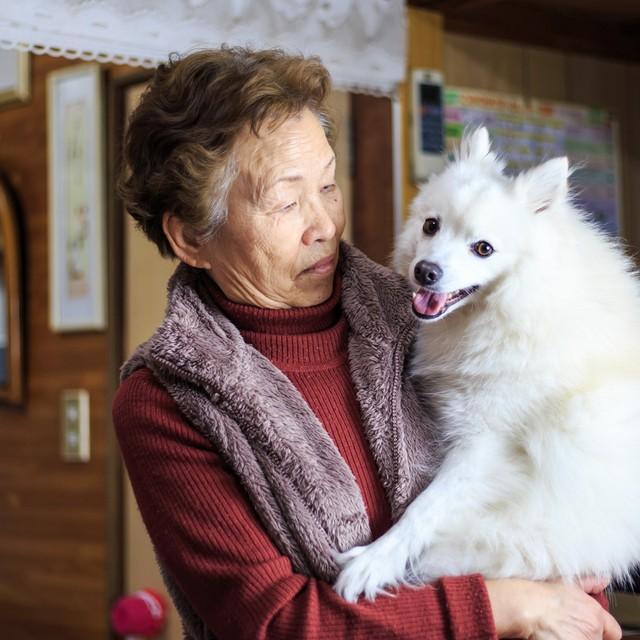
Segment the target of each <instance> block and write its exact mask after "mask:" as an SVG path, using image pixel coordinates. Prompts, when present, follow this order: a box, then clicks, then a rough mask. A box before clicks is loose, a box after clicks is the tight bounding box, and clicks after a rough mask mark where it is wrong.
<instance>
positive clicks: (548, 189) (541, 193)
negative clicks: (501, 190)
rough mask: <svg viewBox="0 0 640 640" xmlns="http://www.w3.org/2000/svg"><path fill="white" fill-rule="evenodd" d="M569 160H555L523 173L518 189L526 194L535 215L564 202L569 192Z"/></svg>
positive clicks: (520, 176)
mask: <svg viewBox="0 0 640 640" xmlns="http://www.w3.org/2000/svg"><path fill="white" fill-rule="evenodd" d="M569 173H570V172H569V160H568V159H567V158H554V159H553V160H547V161H546V162H544V163H543V164H541V165H539V166H537V167H534V168H533V169H529V170H528V171H525V172H524V173H521V174H520V175H519V176H518V177H517V178H516V189H518V190H520V191H521V193H524V194H525V197H526V198H527V201H528V203H529V205H530V208H531V209H532V210H533V211H534V212H535V213H542V212H543V211H546V210H547V209H548V208H549V207H550V206H551V205H553V204H554V203H556V202H558V201H560V200H564V199H565V198H566V197H567V193H568V191H569Z"/></svg>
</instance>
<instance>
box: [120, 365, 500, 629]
mask: <svg viewBox="0 0 640 640" xmlns="http://www.w3.org/2000/svg"><path fill="white" fill-rule="evenodd" d="M113 416H114V423H115V425H116V430H117V434H118V438H119V441H120V446H121V450H122V453H123V456H124V459H125V463H126V466H127V470H128V472H129V476H130V478H131V482H132V485H133V488H134V492H135V494H136V498H137V501H138V505H139V507H140V511H141V513H142V517H143V519H144V521H145V524H146V526H147V528H148V530H149V533H150V536H151V539H152V541H153V544H154V546H155V549H156V552H157V553H158V556H159V557H160V558H161V560H162V562H163V564H164V565H165V566H166V568H167V569H168V570H169V572H170V573H171V575H172V576H173V578H174V579H175V580H176V582H177V583H178V585H179V587H180V588H181V590H182V591H183V593H184V594H185V595H186V597H187V598H188V599H189V601H190V602H191V604H192V606H193V607H194V609H195V610H196V612H197V613H198V614H199V615H200V616H201V618H202V619H203V620H204V621H205V623H206V624H207V625H208V627H209V628H210V629H211V631H212V632H213V633H214V634H215V635H216V636H217V637H219V638H221V639H224V638H234V639H236V638H251V639H254V638H279V639H285V638H318V639H320V638H327V639H331V640H340V639H342V638H350V639H354V640H357V639H359V638H361V639H365V638H366V639H370V638H376V637H377V638H406V639H409V638H411V639H416V638H429V639H433V640H441V639H442V640H444V639H457V640H463V639H465V640H470V639H472V638H473V639H478V640H480V639H485V638H495V637H496V636H495V629H494V622H493V616H492V613H491V607H490V602H489V598H488V594H487V591H486V588H485V584H484V581H483V579H482V578H481V577H479V576H468V577H461V578H445V579H443V580H440V581H438V582H437V583H435V584H434V585H432V586H427V587H424V588H420V589H408V588H404V589H401V590H400V592H399V594H398V595H397V596H396V597H392V598H388V597H379V598H378V599H377V600H376V601H375V602H374V603H369V602H363V603H362V604H357V605H353V604H349V603H347V602H345V601H344V600H343V599H342V598H340V597H339V596H338V595H337V594H336V593H335V592H334V591H333V590H332V588H331V585H329V584H327V583H325V582H322V581H320V580H316V579H313V578H308V577H306V576H303V575H300V574H296V573H294V572H293V570H292V568H291V564H290V562H289V560H288V558H286V557H285V556H283V555H282V554H280V553H279V551H278V550H277V548H276V547H275V546H274V545H273V543H272V542H271V540H270V539H269V537H268V536H267V534H266V533H265V531H264V529H263V528H262V526H261V524H260V522H259V519H258V516H257V514H256V513H255V512H254V510H253V509H252V507H251V505H250V503H249V501H248V498H247V496H246V494H245V492H244V491H243V490H242V487H241V486H240V485H239V483H238V481H237V479H236V477H235V476H234V475H233V474H232V473H230V471H229V470H228V468H227V466H226V465H225V464H224V463H223V461H222V460H221V458H220V457H219V456H218V455H217V454H216V453H215V452H214V451H213V450H212V448H211V445H210V443H209V442H208V441H207V440H206V439H205V438H204V437H202V436H201V435H200V434H199V433H198V432H197V431H196V430H195V429H193V428H192V427H191V426H190V425H189V424H188V423H187V422H186V421H185V419H184V418H183V417H182V415H181V413H180V412H179V410H178V408H177V406H176V404H175V402H174V401H173V400H172V399H171V397H170V396H169V394H168V393H167V392H166V390H165V389H164V388H163V387H162V386H161V385H160V384H159V383H158V382H157V381H156V380H155V379H154V378H153V376H152V374H151V373H150V372H149V371H148V370H145V369H142V370H139V371H137V372H136V373H134V374H133V375H132V376H131V377H130V378H128V379H127V380H126V381H125V383H124V384H123V385H122V386H121V388H120V389H119V391H118V394H117V396H116V399H115V402H114V409H113Z"/></svg>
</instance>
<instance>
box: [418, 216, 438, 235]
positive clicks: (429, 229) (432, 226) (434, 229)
mask: <svg viewBox="0 0 640 640" xmlns="http://www.w3.org/2000/svg"><path fill="white" fill-rule="evenodd" d="M422 230H423V231H424V232H425V234H426V235H428V236H434V235H435V234H436V233H438V231H439V230H440V220H438V218H427V219H426V220H425V221H424V224H423V225H422Z"/></svg>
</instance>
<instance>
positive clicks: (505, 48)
mask: <svg viewBox="0 0 640 640" xmlns="http://www.w3.org/2000/svg"><path fill="white" fill-rule="evenodd" d="M444 70H445V81H446V83H447V84H450V85H456V86H465V87H469V86H473V87H474V88H475V89H485V90H491V91H504V92H505V93H510V92H511V93H513V92H514V91H515V92H518V91H521V90H522V88H523V87H524V49H523V48H522V47H519V46H517V45H514V44H508V43H506V42H497V41H493V40H482V39H480V38H471V37H469V36H461V35H456V34H447V35H446V36H445V39H444ZM469 82H473V84H472V85H470V84H469Z"/></svg>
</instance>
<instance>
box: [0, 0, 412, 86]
mask: <svg viewBox="0 0 640 640" xmlns="http://www.w3.org/2000/svg"><path fill="white" fill-rule="evenodd" d="M223 43H227V44H232V45H250V46H254V47H258V48H260V47H272V46H278V47H282V48H283V49H286V50H289V51H296V52H303V53H305V54H315V55H319V56H320V57H321V58H322V60H323V62H324V64H325V65H326V66H327V68H328V69H329V71H330V72H331V75H332V77H333V81H334V84H335V85H336V87H338V88H341V89H345V90H350V91H355V92H364V93H375V94H387V95H389V94H392V93H393V91H394V89H395V85H396V84H397V83H398V82H400V81H402V80H403V77H404V73H405V17H404V2H403V0H162V1H161V2H159V1H158V0H55V1H53V2H52V1H51V0H5V1H4V2H3V3H2V11H0V47H4V48H13V49H20V50H25V51H32V52H34V53H43V54H48V55H53V56H64V57H66V58H80V59H83V60H98V61H100V62H116V63H122V64H130V65H135V66H144V67H153V66H155V65H156V64H157V63H158V62H161V61H163V60H166V58H167V56H168V54H169V53H170V52H172V51H178V52H186V51H190V50H193V49H196V48H202V47H216V46H219V45H221V44H223Z"/></svg>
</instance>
